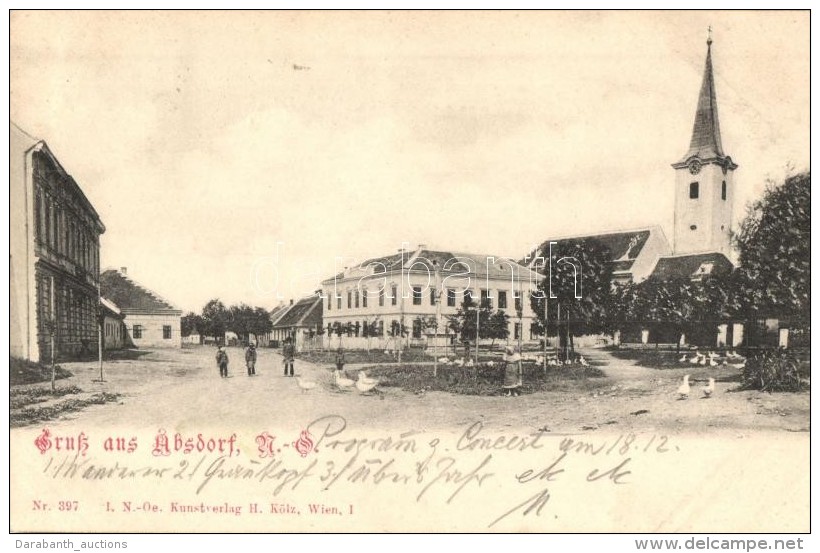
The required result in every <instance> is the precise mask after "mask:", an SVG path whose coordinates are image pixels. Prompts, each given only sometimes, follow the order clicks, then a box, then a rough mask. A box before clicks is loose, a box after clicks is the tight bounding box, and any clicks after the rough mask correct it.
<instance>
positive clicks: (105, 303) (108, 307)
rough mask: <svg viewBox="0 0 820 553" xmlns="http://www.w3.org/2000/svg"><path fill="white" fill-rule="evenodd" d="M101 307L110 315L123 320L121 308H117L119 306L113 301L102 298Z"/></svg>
mask: <svg viewBox="0 0 820 553" xmlns="http://www.w3.org/2000/svg"><path fill="white" fill-rule="evenodd" d="M100 305H101V306H102V308H103V310H104V311H108V313H109V314H110V315H113V316H114V317H119V318H122V316H123V315H122V311H120V308H119V307H117V304H115V303H114V302H113V301H111V300H109V299H107V298H104V297H102V296H100Z"/></svg>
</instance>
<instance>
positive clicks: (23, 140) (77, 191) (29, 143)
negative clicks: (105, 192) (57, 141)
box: [9, 121, 105, 234]
mask: <svg viewBox="0 0 820 553" xmlns="http://www.w3.org/2000/svg"><path fill="white" fill-rule="evenodd" d="M32 150H34V151H37V152H40V153H42V154H43V155H44V156H45V157H46V158H48V159H49V160H50V161H51V163H52V164H53V165H54V168H55V169H56V170H57V172H58V173H59V174H60V175H61V176H63V177H65V180H64V181H63V182H64V183H65V185H66V186H68V187H69V188H71V190H72V192H73V193H74V195H75V196H76V197H77V198H79V201H80V202H81V203H82V204H83V206H84V207H85V208H86V209H87V210H88V212H89V213H90V214H91V216H92V217H93V218H94V222H95V223H96V224H97V227H98V230H99V232H100V234H102V233H104V232H105V225H104V224H103V222H102V220H101V219H100V215H99V213H97V210H96V209H94V206H93V205H92V204H91V202H90V201H89V199H88V197H86V195H85V193H84V192H83V190H82V188H80V185H79V184H77V181H75V180H74V177H72V176H71V175H69V174H68V171H66V170H65V168H64V167H63V166H62V164H61V163H60V161H59V160H58V159H57V157H56V156H55V155H54V153H53V152H52V151H51V149H50V148H49V147H48V144H46V142H45V140H41V139H39V138H35V137H33V136H32V135H30V134H29V133H27V132H26V131H24V130H23V129H22V128H21V127H20V126H19V125H17V123H15V122H14V121H9V154H10V155H11V156H12V157H15V156H21V157H24V156H26V155H27V154H28V152H29V151H32Z"/></svg>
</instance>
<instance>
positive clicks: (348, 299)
mask: <svg viewBox="0 0 820 553" xmlns="http://www.w3.org/2000/svg"><path fill="white" fill-rule="evenodd" d="M352 296H353V292H351V291H350V290H348V291H347V308H348V309H350V306H351V305H353V302H352V301H351V297H352Z"/></svg>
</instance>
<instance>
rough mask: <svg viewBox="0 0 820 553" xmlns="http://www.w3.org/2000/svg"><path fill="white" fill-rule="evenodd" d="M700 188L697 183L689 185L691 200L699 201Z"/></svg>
mask: <svg viewBox="0 0 820 553" xmlns="http://www.w3.org/2000/svg"><path fill="white" fill-rule="evenodd" d="M698 188H699V185H698V183H696V182H690V183H689V199H691V200H697V199H698Z"/></svg>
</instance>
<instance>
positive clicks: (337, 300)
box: [336, 296, 342, 309]
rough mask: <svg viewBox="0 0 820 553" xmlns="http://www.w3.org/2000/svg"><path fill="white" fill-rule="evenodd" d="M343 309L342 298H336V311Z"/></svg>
mask: <svg viewBox="0 0 820 553" xmlns="http://www.w3.org/2000/svg"><path fill="white" fill-rule="evenodd" d="M341 308H342V296H336V309H341Z"/></svg>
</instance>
